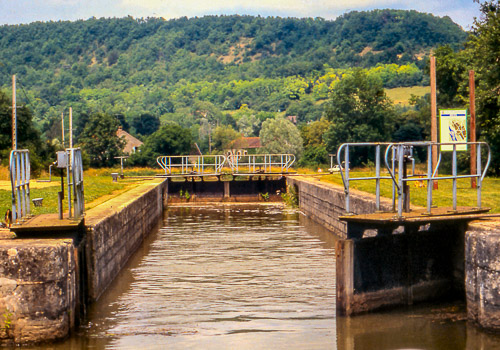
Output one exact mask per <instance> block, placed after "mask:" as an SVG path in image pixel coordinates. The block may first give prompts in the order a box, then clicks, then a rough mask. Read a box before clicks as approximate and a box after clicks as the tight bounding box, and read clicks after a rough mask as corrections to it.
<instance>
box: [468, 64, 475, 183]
mask: <svg viewBox="0 0 500 350" xmlns="http://www.w3.org/2000/svg"><path fill="white" fill-rule="evenodd" d="M469 105H470V107H469V109H470V125H469V135H470V136H469V141H470V142H476V82H475V81H474V71H473V70H470V71H469ZM476 157H477V155H476V145H474V144H472V145H471V147H470V174H471V175H476V172H477V167H476V164H477V163H476ZM471 187H472V188H477V183H476V178H475V177H471Z"/></svg>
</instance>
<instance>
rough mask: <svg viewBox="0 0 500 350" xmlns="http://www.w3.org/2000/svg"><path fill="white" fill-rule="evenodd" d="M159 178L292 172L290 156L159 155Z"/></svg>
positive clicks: (293, 158) (292, 156) (292, 161)
mask: <svg viewBox="0 0 500 350" xmlns="http://www.w3.org/2000/svg"><path fill="white" fill-rule="evenodd" d="M156 161H157V163H158V165H160V167H161V168H162V169H163V170H164V175H162V176H163V177H186V176H200V177H203V176H221V175H233V176H245V175H283V174H289V173H291V172H292V170H291V167H292V165H293V164H294V163H295V155H293V154H233V153H229V154H227V155H190V156H160V157H158V158H157V159H156Z"/></svg>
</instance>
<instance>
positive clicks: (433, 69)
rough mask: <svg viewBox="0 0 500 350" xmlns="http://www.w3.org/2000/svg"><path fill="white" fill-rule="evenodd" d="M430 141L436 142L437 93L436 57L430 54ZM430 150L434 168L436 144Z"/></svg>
mask: <svg viewBox="0 0 500 350" xmlns="http://www.w3.org/2000/svg"><path fill="white" fill-rule="evenodd" d="M430 68H431V71H430V75H431V76H430V78H431V141H432V142H434V143H437V142H438V134H437V95H436V57H434V56H431V67H430ZM433 147H434V149H433V152H432V168H433V169H434V168H435V167H436V164H437V145H436V146H433ZM433 186H434V189H435V190H437V189H438V182H437V181H433Z"/></svg>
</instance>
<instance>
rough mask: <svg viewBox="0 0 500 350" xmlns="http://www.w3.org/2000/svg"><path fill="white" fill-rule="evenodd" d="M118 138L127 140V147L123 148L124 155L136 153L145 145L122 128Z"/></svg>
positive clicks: (119, 129) (117, 133) (118, 131)
mask: <svg viewBox="0 0 500 350" xmlns="http://www.w3.org/2000/svg"><path fill="white" fill-rule="evenodd" d="M116 136H118V137H119V138H123V139H124V140H125V146H124V147H123V153H125V154H132V153H135V151H136V150H137V149H138V148H139V147H141V146H142V145H143V144H144V143H143V142H142V141H141V140H139V139H137V138H135V137H133V136H132V135H130V134H129V133H128V132H126V131H125V130H123V129H122V127H121V126H120V127H119V128H118V130H117V131H116Z"/></svg>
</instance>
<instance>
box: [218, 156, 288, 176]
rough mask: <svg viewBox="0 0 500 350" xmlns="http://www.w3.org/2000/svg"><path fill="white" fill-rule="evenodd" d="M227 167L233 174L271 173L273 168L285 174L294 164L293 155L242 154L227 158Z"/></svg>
mask: <svg viewBox="0 0 500 350" xmlns="http://www.w3.org/2000/svg"><path fill="white" fill-rule="evenodd" d="M227 161H228V165H229V166H230V167H231V171H232V172H233V174H244V173H248V174H255V173H272V172H273V170H274V169H273V168H279V172H281V173H286V172H288V171H289V170H290V167H291V166H292V165H293V164H294V163H295V155H293V154H244V155H237V154H234V155H230V156H228V157H227Z"/></svg>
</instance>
